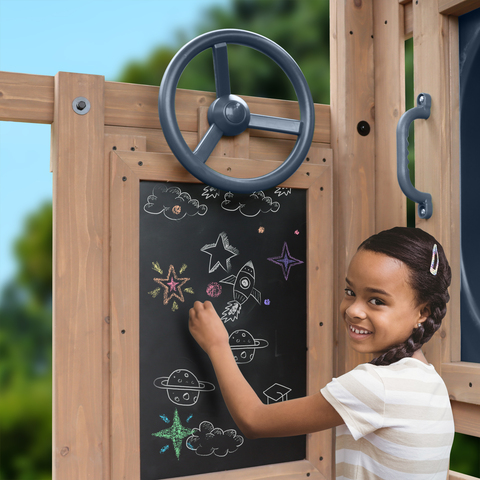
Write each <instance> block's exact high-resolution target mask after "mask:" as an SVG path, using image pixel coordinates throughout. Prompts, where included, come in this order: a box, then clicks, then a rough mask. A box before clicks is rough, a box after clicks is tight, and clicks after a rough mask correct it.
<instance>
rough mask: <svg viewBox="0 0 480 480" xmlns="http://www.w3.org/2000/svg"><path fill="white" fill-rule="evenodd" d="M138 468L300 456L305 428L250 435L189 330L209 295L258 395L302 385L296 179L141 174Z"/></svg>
mask: <svg viewBox="0 0 480 480" xmlns="http://www.w3.org/2000/svg"><path fill="white" fill-rule="evenodd" d="M139 207H140V216H139V231H140V245H139V246H140V248H139V252H140V254H139V257H140V258H139V262H140V263H139V269H140V282H139V299H140V348H139V350H140V468H141V480H154V479H162V478H174V477H179V476H184V475H193V474H201V473H207V472H216V471H222V470H231V469H238V468H244V467H252V466H259V465H268V464H272V463H282V462H290V461H293V460H301V459H304V458H305V449H306V439H305V436H299V437H293V438H286V439H262V440H248V439H246V438H244V436H243V435H242V433H241V432H240V431H239V430H238V429H237V427H236V426H235V424H234V422H233V420H232V419H231V417H230V415H229V413H228V410H227V409H226V407H225V404H224V402H223V399H222V396H221V393H220V390H219V387H218V384H217V382H216V378H215V374H214V372H213V369H212V367H211V364H210V361H209V359H208V357H207V355H206V354H205V353H204V352H203V351H202V350H201V349H200V348H199V347H198V345H197V344H196V343H195V341H194V340H193V339H192V337H191V336H190V333H189V331H188V310H189V308H190V307H191V306H192V304H193V302H194V301H195V300H201V301H205V300H210V301H211V302H212V303H213V304H214V306H215V308H216V309H217V312H218V313H219V315H220V316H221V317H222V319H223V321H224V323H225V326H226V328H227V330H228V332H229V334H230V338H231V340H230V341H231V345H232V351H233V353H234V355H235V356H236V358H237V363H238V364H239V367H240V369H241V371H242V372H243V374H244V375H245V377H246V378H247V380H248V381H249V382H250V384H251V385H252V387H253V389H254V390H255V391H256V393H257V394H258V395H259V397H260V398H261V399H262V400H263V401H264V402H265V403H271V402H278V401H283V400H286V399H292V398H297V397H302V396H305V395H306V378H307V371H306V345H307V341H306V335H307V319H306V318H307V307H306V305H307V301H306V291H307V273H306V255H307V246H306V245H307V221H306V190H300V189H298V190H296V189H287V188H284V189H280V188H278V189H277V188H276V189H272V190H269V191H265V192H258V193H256V194H252V195H233V194H230V193H225V192H220V191H218V190H216V189H211V188H209V187H205V185H199V184H189V183H164V182H152V181H141V182H140V199H139Z"/></svg>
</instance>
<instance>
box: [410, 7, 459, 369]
mask: <svg viewBox="0 0 480 480" xmlns="http://www.w3.org/2000/svg"><path fill="white" fill-rule="evenodd" d="M438 12H439V5H438V0H432V1H428V2H413V46H414V69H415V73H414V79H415V93H416V95H418V94H419V93H421V92H424V93H428V94H430V95H431V97H432V108H431V114H430V118H429V119H428V120H426V121H419V122H416V123H415V183H416V188H417V189H418V190H420V191H423V192H428V193H430V194H431V195H432V203H433V215H432V217H431V218H430V219H428V220H421V219H419V218H418V217H417V222H416V223H417V226H418V227H420V228H422V229H424V230H425V231H427V232H429V233H431V234H432V235H433V236H434V237H435V238H437V240H438V241H439V242H440V243H441V244H442V245H443V247H444V249H445V252H446V254H447V258H450V259H451V258H452V255H451V254H452V253H453V251H454V249H453V248H452V241H453V244H455V248H459V242H458V241H457V240H456V238H458V235H459V230H458V228H459V224H458V220H459V216H458V213H455V212H454V210H455V209H457V210H458V206H459V200H458V198H455V201H454V202H453V203H452V188H453V187H454V186H453V185H452V181H451V179H452V176H451V173H452V171H453V170H452V167H453V165H452V155H454V156H457V155H458V154H459V151H458V130H456V129H458V122H454V121H453V118H454V117H453V115H452V109H455V107H454V104H455V102H453V103H452V102H451V100H452V99H451V97H450V95H451V92H450V86H451V85H456V86H457V91H456V92H452V95H453V98H455V99H456V104H457V106H458V54H457V55H456V58H457V64H456V65H455V64H454V62H451V61H450V35H449V30H450V28H455V27H454V25H455V23H456V21H457V19H449V17H447V16H444V15H442V14H439V13H438ZM451 79H453V83H451ZM457 108H458V107H457ZM457 115H458V112H457ZM455 125H456V128H453V127H454V126H455ZM452 146H456V151H453V152H452ZM453 150H455V149H453ZM457 158H458V157H457ZM454 163H455V165H456V166H457V167H456V168H458V161H457V160H456V161H455V162H454ZM457 178H458V174H457ZM457 191H458V190H457ZM456 257H458V255H456ZM457 279H459V275H458V276H457ZM456 281H457V280H456ZM454 289H455V291H458V292H459V290H460V288H459V283H456V284H455V286H454ZM451 291H452V290H451ZM454 295H456V294H454ZM453 305H454V307H455V306H458V305H459V302H458V301H457V300H456V299H453ZM451 307H452V304H450V305H449V308H448V310H447V316H446V317H445V319H444V320H443V322H442V327H441V328H440V330H439V331H438V332H437V333H436V334H435V336H434V337H433V338H432V339H431V340H430V341H429V342H428V343H427V344H426V345H425V347H424V352H425V354H426V356H427V359H428V361H429V362H430V363H432V364H433V365H435V368H436V369H437V371H438V372H439V373H440V372H441V364H442V362H449V361H450V358H451V348H450V341H451V339H450V335H449V331H450V328H449V325H450V322H451V319H452V313H453V312H452V308H451ZM457 308H458V307H457ZM457 313H458V314H459V313H460V312H459V309H458V312H457Z"/></svg>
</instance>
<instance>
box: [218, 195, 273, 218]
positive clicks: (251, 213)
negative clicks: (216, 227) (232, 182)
mask: <svg viewBox="0 0 480 480" xmlns="http://www.w3.org/2000/svg"><path fill="white" fill-rule="evenodd" d="M235 195H237V196H235ZM222 208H223V209H224V210H227V211H229V212H235V211H237V210H238V211H239V212H240V213H241V214H242V215H243V216H245V217H256V216H257V215H258V214H260V213H269V212H273V213H275V212H278V210H279V209H280V204H279V203H278V202H274V201H273V200H272V198H271V197H267V196H266V195H265V193H264V192H262V191H259V192H254V193H252V194H250V195H249V196H246V195H238V194H234V193H232V192H227V193H226V194H225V196H224V200H223V202H222Z"/></svg>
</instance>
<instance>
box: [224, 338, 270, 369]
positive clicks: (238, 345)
mask: <svg viewBox="0 0 480 480" xmlns="http://www.w3.org/2000/svg"><path fill="white" fill-rule="evenodd" d="M228 342H229V344H230V348H231V349H232V353H233V356H234V358H235V362H237V364H239V365H242V364H245V363H250V362H251V361H252V360H253V359H254V357H255V351H256V350H257V349H259V348H265V347H268V342H267V341H266V340H263V339H262V338H253V335H252V334H251V333H250V332H249V331H247V330H235V331H234V332H233V333H232V334H231V335H230V337H229V339H228Z"/></svg>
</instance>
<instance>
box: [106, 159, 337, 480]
mask: <svg viewBox="0 0 480 480" xmlns="http://www.w3.org/2000/svg"><path fill="white" fill-rule="evenodd" d="M111 157H112V160H111V161H112V169H111V186H112V188H111V193H110V194H111V198H115V202H111V228H112V230H111V238H112V242H111V279H112V284H111V292H112V296H111V320H110V321H111V332H112V348H111V369H112V382H111V385H112V396H111V398H112V409H111V415H112V430H111V432H112V440H111V441H112V446H111V449H112V452H115V454H116V455H115V457H116V460H114V461H112V478H113V479H117V478H129V479H132V480H133V479H139V478H140V455H139V453H140V452H139V449H140V447H139V443H140V439H139V438H140V437H139V435H140V433H139V428H140V425H139V417H140V411H139V409H140V405H139V394H138V392H139V266H138V258H139V228H138V226H139V211H140V209H139V188H140V181H142V180H151V181H168V182H170V181H175V182H186V183H198V180H197V179H195V178H194V177H192V176H191V175H190V174H189V173H188V172H187V171H186V170H185V169H184V168H183V167H182V166H181V165H180V164H179V163H178V162H177V161H176V160H175V158H174V157H173V155H171V154H161V153H141V152H118V151H117V152H112V155H111ZM208 164H209V166H211V167H212V168H214V169H216V170H219V171H221V170H223V169H225V168H230V169H231V171H230V172H231V173H233V174H234V175H236V176H239V177H245V176H251V175H252V172H255V174H256V175H263V174H265V173H267V172H268V171H270V170H271V169H272V164H273V165H275V162H265V161H254V160H245V159H243V160H241V161H239V160H238V159H235V158H228V159H225V158H224V157H222V158H218V157H217V158H215V157H211V158H210V159H209V160H208ZM227 165H228V167H227ZM282 186H285V187H292V188H301V189H306V191H307V225H308V239H307V258H308V263H307V277H308V278H307V285H308V291H307V317H308V320H307V322H308V323H307V346H308V360H307V372H308V379H307V393H308V394H313V393H316V392H318V391H319V390H320V388H321V387H323V386H324V385H325V384H326V383H328V382H329V381H330V380H331V378H332V374H333V372H332V364H333V362H332V361H331V359H332V356H333V351H332V345H331V333H332V330H333V322H332V309H333V304H332V295H331V292H332V289H331V288H329V287H330V285H331V279H332V277H333V261H332V257H331V248H332V245H333V237H332V231H331V229H330V228H328V227H329V226H331V224H332V203H331V193H332V187H331V168H330V167H329V166H322V165H302V166H301V167H300V168H299V170H298V171H297V172H296V173H295V174H294V175H293V176H292V177H290V178H289V179H288V180H287V181H286V182H285V183H284V184H282ZM320 219H321V220H322V225H323V228H322V225H321V224H320ZM326 225H327V228H325V226H326ZM332 462H333V452H332V434H331V431H325V432H317V433H314V434H311V435H308V436H307V451H306V460H304V461H299V462H291V463H281V464H278V465H267V466H265V467H254V468H253V467H252V468H249V469H246V470H245V469H242V470H236V471H233V470H232V471H229V472H219V473H217V474H215V473H214V474H206V475H194V476H189V477H184V478H189V479H190V478H191V479H192V480H194V479H197V478H198V479H200V478H207V477H208V478H231V479H244V478H249V479H260V478H268V477H269V476H270V475H273V474H280V473H282V474H283V475H287V474H288V475H289V478H299V479H300V478H304V477H305V476H306V475H307V476H310V477H311V478H319V479H321V478H328V477H329V472H330V471H331V469H332Z"/></svg>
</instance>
